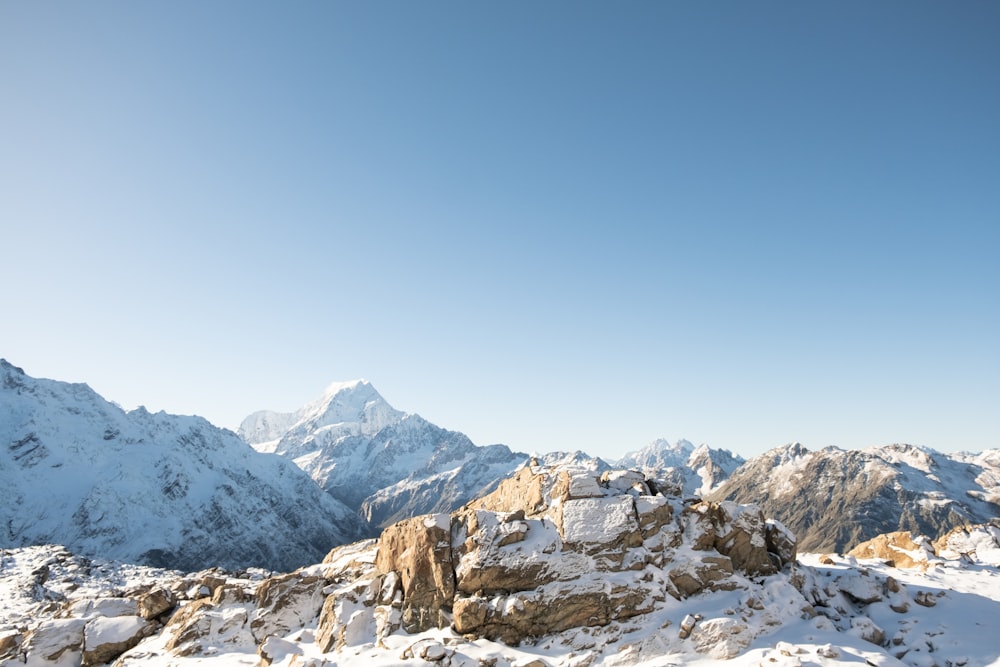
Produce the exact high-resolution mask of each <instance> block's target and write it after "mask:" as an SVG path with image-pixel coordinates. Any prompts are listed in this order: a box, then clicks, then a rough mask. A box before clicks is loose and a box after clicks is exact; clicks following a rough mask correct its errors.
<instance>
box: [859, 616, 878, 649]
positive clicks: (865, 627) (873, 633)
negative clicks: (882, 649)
mask: <svg viewBox="0 0 1000 667" xmlns="http://www.w3.org/2000/svg"><path fill="white" fill-rule="evenodd" d="M851 627H852V628H853V629H854V631H855V632H857V633H858V636H860V637H861V638H862V639H864V640H865V641H866V642H870V643H872V644H875V645H876V646H885V645H886V641H885V630H883V629H882V628H880V627H879V626H877V625H876V624H875V622H874V621H873V620H871V619H870V618H868V617H867V616H855V617H853V618H851Z"/></svg>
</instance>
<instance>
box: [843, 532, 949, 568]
mask: <svg viewBox="0 0 1000 667" xmlns="http://www.w3.org/2000/svg"><path fill="white" fill-rule="evenodd" d="M847 554H848V555H849V556H854V557H855V558H878V559H880V560H884V561H886V563H887V564H889V565H892V566H894V567H904V568H912V567H923V568H926V567H927V563H928V560H929V559H930V558H933V557H934V550H933V548H932V547H931V545H930V541H929V540H928V539H927V538H926V537H918V538H916V539H914V538H913V537H912V536H911V535H910V533H908V532H906V531H897V532H894V533H885V534H883V535H876V536H875V537H873V538H872V539H870V540H868V541H866V542H862V543H861V544H859V545H857V546H856V547H854V548H853V549H851V550H850V551H849V552H847Z"/></svg>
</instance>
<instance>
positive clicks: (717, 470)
mask: <svg viewBox="0 0 1000 667" xmlns="http://www.w3.org/2000/svg"><path fill="white" fill-rule="evenodd" d="M743 463H744V460H743V458H741V457H739V456H736V455H734V454H733V453H732V452H730V451H729V450H726V449H712V448H711V447H709V446H708V445H700V446H698V447H695V446H694V445H693V444H691V443H690V442H688V441H687V440H678V441H677V442H676V443H674V444H670V442H669V441H668V440H664V439H662V438H660V439H658V440H654V441H653V442H651V443H650V444H649V445H647V446H646V447H644V448H643V449H640V450H638V451H635V452H629V453H628V454H626V455H625V456H623V457H622V458H621V459H619V460H618V462H617V463H616V464H615V467H617V468H626V469H629V470H640V471H642V472H643V473H645V474H646V475H647V476H649V477H651V478H653V479H656V480H658V482H659V483H661V484H664V485H666V486H669V487H670V488H671V489H673V490H675V491H677V492H678V493H681V494H682V495H687V496H703V495H706V494H708V493H709V492H711V491H712V490H713V489H715V488H716V487H718V486H719V484H721V483H722V482H723V481H725V480H726V479H727V478H728V477H729V476H730V475H731V474H732V473H733V471H735V470H736V469H737V468H738V467H739V466H741V465H742V464H743Z"/></svg>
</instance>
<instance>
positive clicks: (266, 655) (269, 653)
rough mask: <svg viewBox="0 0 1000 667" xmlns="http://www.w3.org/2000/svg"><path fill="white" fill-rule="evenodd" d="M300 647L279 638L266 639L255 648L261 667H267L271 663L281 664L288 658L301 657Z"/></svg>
mask: <svg viewBox="0 0 1000 667" xmlns="http://www.w3.org/2000/svg"><path fill="white" fill-rule="evenodd" d="M303 653H304V651H303V650H302V647H301V646H299V645H298V644H296V643H295V642H290V641H288V640H287V639H281V638H279V637H268V638H267V639H265V640H264V642H263V643H262V644H261V645H260V646H259V647H257V655H259V656H260V662H261V665H263V666H264V667H267V666H268V665H270V664H271V663H273V662H281V661H282V660H284V659H285V658H287V657H288V656H294V655H303Z"/></svg>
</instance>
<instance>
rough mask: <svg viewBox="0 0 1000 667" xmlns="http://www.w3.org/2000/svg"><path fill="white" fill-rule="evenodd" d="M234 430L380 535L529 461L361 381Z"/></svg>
mask: <svg viewBox="0 0 1000 667" xmlns="http://www.w3.org/2000/svg"><path fill="white" fill-rule="evenodd" d="M239 434H240V435H241V436H242V437H243V439H244V440H246V441H247V442H248V443H250V445H252V446H253V447H254V448H256V449H257V450H258V451H260V452H274V453H277V454H279V455H281V456H283V457H286V458H288V459H290V460H292V461H294V462H295V463H296V464H297V465H298V466H299V467H301V468H302V469H303V470H305V471H306V472H307V473H309V475H310V476H311V477H312V479H313V480H314V481H315V482H316V483H317V484H318V485H319V486H320V487H322V488H323V489H324V490H325V491H326V492H327V493H328V494H330V496H332V497H333V498H336V499H337V500H339V501H340V502H342V503H344V504H345V505H347V506H348V507H350V508H351V509H353V510H355V511H357V512H358V513H359V514H360V515H361V516H363V517H364V519H365V520H366V521H368V522H369V524H370V525H371V527H372V529H373V534H377V533H378V531H379V529H381V528H384V527H385V526H387V525H389V524H391V523H395V522H396V521H399V520H400V519H404V518H406V517H409V516H415V515H417V514H424V513H427V512H448V511H451V510H453V509H455V508H456V507H458V506H460V505H462V504H463V503H465V502H467V501H469V500H471V499H473V498H475V497H476V496H477V495H480V494H481V493H484V492H488V491H490V490H492V488H493V487H494V486H496V484H498V483H499V482H500V480H501V479H503V478H505V477H506V476H507V475H509V474H510V473H511V472H513V471H514V470H516V469H517V468H518V467H519V466H521V465H523V464H524V463H525V462H526V461H527V460H528V455H527V454H522V453H519V452H512V451H511V450H510V449H509V448H508V447H506V446H505V445H489V446H486V447H477V446H476V445H474V444H473V443H472V441H471V440H469V438H468V437H466V436H465V435H463V434H462V433H458V432H456V431H448V430H446V429H443V428H440V427H439V426H435V425H434V424H431V423H430V422H428V421H427V420H426V419H424V418H423V417H421V416H420V415H415V414H406V413H403V412H400V411H399V410H396V409H394V408H393V407H392V406H390V405H389V404H388V403H387V402H386V400H385V399H384V398H382V396H381V395H380V394H379V393H378V392H377V391H376V390H375V388H374V387H373V386H372V385H371V384H370V383H368V382H366V381H364V380H357V381H354V382H346V383H335V384H332V385H330V387H329V388H327V390H326V391H325V392H323V394H322V395H321V396H320V397H318V398H317V399H316V400H314V401H312V402H310V403H308V404H307V405H305V406H303V407H302V408H301V409H299V410H297V411H295V412H292V413H278V412H271V411H261V412H255V413H254V414H252V415H250V416H249V417H247V418H246V419H245V420H244V421H243V423H242V424H241V425H240V428H239Z"/></svg>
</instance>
